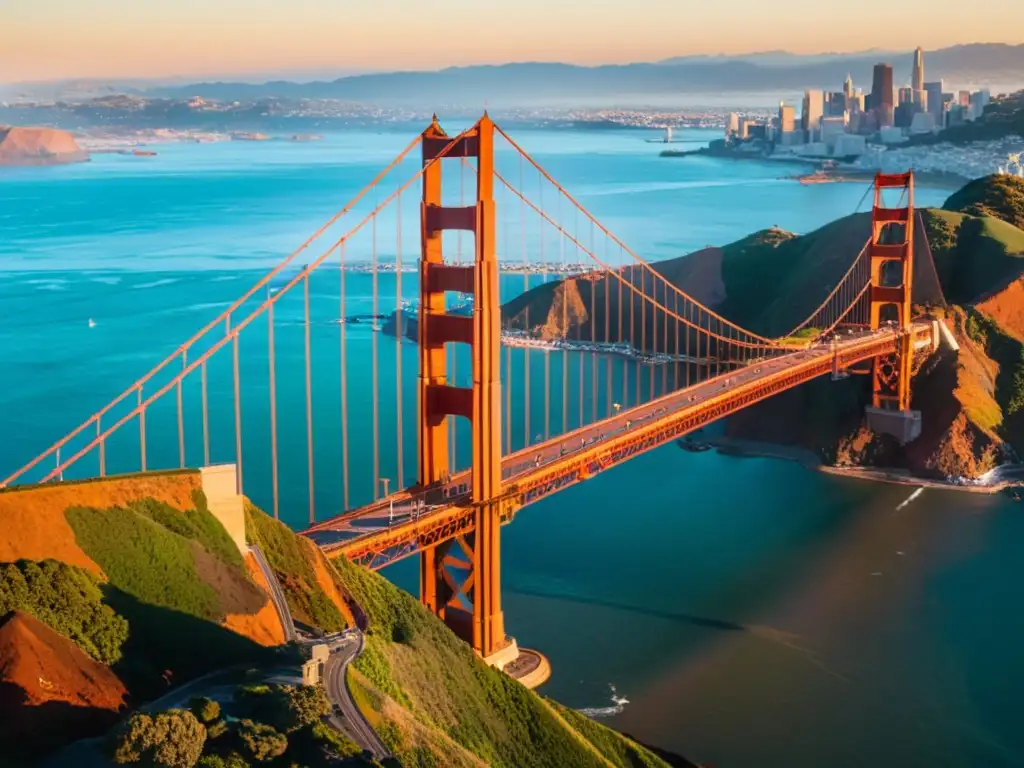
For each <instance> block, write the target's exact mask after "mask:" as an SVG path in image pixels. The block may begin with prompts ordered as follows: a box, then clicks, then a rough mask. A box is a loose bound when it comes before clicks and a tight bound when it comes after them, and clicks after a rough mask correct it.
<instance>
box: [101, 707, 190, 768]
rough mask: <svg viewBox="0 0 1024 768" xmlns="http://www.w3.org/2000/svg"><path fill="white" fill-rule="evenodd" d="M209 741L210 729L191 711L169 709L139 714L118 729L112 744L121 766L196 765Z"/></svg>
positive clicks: (170, 767)
mask: <svg viewBox="0 0 1024 768" xmlns="http://www.w3.org/2000/svg"><path fill="white" fill-rule="evenodd" d="M205 743H206V728H204V727H203V724H202V723H200V722H199V721H198V720H196V718H195V716H194V715H193V714H192V713H191V712H186V711H185V710H181V709H169V710H167V711H166V712H160V713H159V714H156V715H152V716H151V715H148V714H145V713H142V712H137V713H135V714H134V715H132V716H131V717H129V718H128V719H127V720H126V721H125V722H124V723H123V724H122V726H121V727H120V728H118V729H117V730H115V731H114V733H113V736H112V745H111V746H112V757H113V760H114V762H115V763H117V764H118V765H136V764H137V765H144V766H154V768H192V767H193V766H194V765H195V764H196V763H197V762H199V757H200V755H202V753H203V745H204V744H205Z"/></svg>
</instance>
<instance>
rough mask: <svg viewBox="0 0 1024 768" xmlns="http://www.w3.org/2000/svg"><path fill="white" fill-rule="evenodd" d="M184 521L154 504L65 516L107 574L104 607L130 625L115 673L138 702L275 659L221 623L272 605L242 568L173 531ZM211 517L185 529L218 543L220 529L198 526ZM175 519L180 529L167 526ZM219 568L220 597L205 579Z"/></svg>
mask: <svg viewBox="0 0 1024 768" xmlns="http://www.w3.org/2000/svg"><path fill="white" fill-rule="evenodd" d="M182 514H184V513H180V512H178V511H177V510H175V509H173V508H172V507H170V506H168V505H163V504H160V503H159V502H156V501H154V500H152V499H148V500H143V501H139V502H133V503H130V504H128V505H126V506H124V507H113V508H111V509H95V508H91V507H71V508H69V509H67V510H66V511H65V517H66V519H67V521H68V523H69V524H70V526H71V529H72V530H73V531H74V534H75V538H76V541H77V542H78V544H79V546H81V548H82V549H83V551H85V552H86V554H88V555H89V557H91V558H92V559H93V560H94V561H95V562H96V563H97V564H98V565H99V566H100V568H102V569H103V572H104V573H105V574H106V575H107V578H108V580H109V581H108V583H107V584H105V585H103V586H102V591H103V594H104V602H105V603H106V604H107V605H109V606H110V607H111V608H112V609H113V610H114V611H115V612H116V613H117V614H119V615H120V616H122V617H124V619H126V620H127V621H128V625H129V627H130V633H129V637H128V641H127V643H125V646H124V658H123V659H122V660H121V661H120V662H119V663H118V665H117V667H116V668H115V671H116V672H117V674H118V676H119V677H120V678H121V679H122V680H123V681H124V682H125V683H126V684H127V686H128V687H129V689H130V690H131V691H132V693H133V695H134V696H135V697H136V698H142V699H144V698H147V697H148V696H152V695H156V694H158V693H159V692H160V691H161V690H162V689H164V688H165V687H166V685H167V681H168V679H169V680H170V681H172V682H180V681H183V680H187V679H190V678H192V677H195V676H197V675H201V674H204V673H206V672H208V671H210V670H212V669H217V668H220V667H226V666H229V665H232V664H237V663H239V662H243V661H247V660H253V661H255V660H258V659H263V658H266V657H268V655H270V654H271V653H273V651H271V650H269V649H266V648H263V647H261V646H259V645H257V644H256V643H253V642H252V641H251V640H248V639H247V638H245V637H242V636H241V635H237V634H235V633H234V632H231V631H230V630H227V629H224V628H223V627H221V626H219V624H218V623H217V622H220V621H221V620H223V618H224V617H225V615H226V614H227V613H229V612H233V611H236V610H238V611H240V612H246V611H247V610H248V609H249V607H250V606H251V605H252V604H253V601H254V600H255V601H256V602H257V603H258V604H262V602H263V600H264V599H265V598H264V597H263V596H262V592H260V590H259V589H258V588H257V587H256V586H255V585H254V584H252V582H251V581H249V579H248V577H247V575H246V574H245V572H244V569H243V568H241V567H240V566H239V565H236V564H229V563H226V562H224V561H223V560H221V559H220V558H219V557H218V556H217V555H215V554H212V553H211V554H207V551H206V550H205V548H204V547H202V546H201V545H200V544H199V542H198V541H196V540H194V539H190V538H186V537H185V536H183V535H182V534H180V533H177V532H175V531H174V530H170V528H169V527H168V526H170V527H174V528H177V529H178V530H185V528H184V527H183V525H182V524H181V523H180V521H178V520H177V518H176V517H174V516H176V515H182ZM208 515H210V513H209V512H208V511H206V510H205V508H204V509H202V510H196V512H195V515H193V516H191V518H189V517H186V518H185V519H191V520H192V521H193V522H192V523H186V524H185V525H188V526H189V528H188V530H189V531H191V532H192V533H197V532H198V534H197V535H199V536H200V537H202V538H203V539H204V540H206V541H208V542H215V541H216V539H217V534H215V533H212V531H213V530H214V529H213V528H212V526H210V525H208V524H207V523H199V522H196V521H198V520H201V519H202V518H203V516H208ZM211 518H212V516H211ZM169 520H173V521H174V522H170V523H168V524H167V526H165V525H164V524H163V523H164V521H169ZM214 522H215V523H216V521H214ZM217 525H219V523H218V524H217ZM211 546H214V547H218V548H219V545H217V544H216V543H212V544H211ZM236 551H237V550H236ZM236 562H237V560H236ZM200 563H201V564H202V566H203V571H202V572H201V570H200V567H199V566H200ZM211 568H214V569H216V572H215V573H213V574H212V575H213V576H214V577H216V579H217V581H215V583H218V584H219V586H220V593H219V594H218V592H217V591H215V590H214V588H213V587H212V586H211V585H210V584H209V583H207V581H206V580H204V575H206V574H205V570H207V569H211ZM229 592H230V594H229ZM232 601H234V602H232Z"/></svg>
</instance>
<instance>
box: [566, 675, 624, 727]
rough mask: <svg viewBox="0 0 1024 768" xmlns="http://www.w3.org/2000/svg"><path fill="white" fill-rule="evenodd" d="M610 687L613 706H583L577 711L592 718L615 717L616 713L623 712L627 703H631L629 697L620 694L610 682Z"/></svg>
mask: <svg viewBox="0 0 1024 768" xmlns="http://www.w3.org/2000/svg"><path fill="white" fill-rule="evenodd" d="M608 687H609V688H610V689H611V691H612V696H611V700H612V706H610V707H583V708H582V709H578V710H576V711H577V712H579V713H580V714H581V715H586V716H587V717H589V718H591V719H592V720H599V719H601V718H603V717H614V716H615V715H618V714H621V713H622V711H623V710H624V709H625V708H626V705H627V704H629V699H627V698H626V697H625V696H619V695H618V692H617V691H616V690H615V686H614V685H612V684H611V683H609V684H608Z"/></svg>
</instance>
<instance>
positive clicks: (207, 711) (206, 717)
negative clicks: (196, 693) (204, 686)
mask: <svg viewBox="0 0 1024 768" xmlns="http://www.w3.org/2000/svg"><path fill="white" fill-rule="evenodd" d="M188 708H189V709H190V710H191V711H192V714H193V715H195V716H196V719H198V720H199V722H201V723H206V724H208V723H212V722H213V721H214V720H216V719H217V718H218V717H220V704H218V703H217V702H216V701H214V700H213V699H208V698H206V697H205V696H200V697H198V698H194V699H190V700H189V702H188Z"/></svg>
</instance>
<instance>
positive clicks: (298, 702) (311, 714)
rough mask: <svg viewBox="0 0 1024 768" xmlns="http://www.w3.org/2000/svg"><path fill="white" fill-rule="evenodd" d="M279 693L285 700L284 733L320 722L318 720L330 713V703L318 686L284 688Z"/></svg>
mask: <svg viewBox="0 0 1024 768" xmlns="http://www.w3.org/2000/svg"><path fill="white" fill-rule="evenodd" d="M281 692H282V694H283V695H284V696H285V698H286V700H285V703H284V712H283V714H284V717H283V722H282V725H283V726H284V729H285V730H286V731H295V730H298V729H299V728H302V727H303V726H306V725H312V724H313V723H317V722H320V718H321V717H323V716H324V715H326V714H328V713H329V712H330V711H331V703H330V702H329V701H328V700H327V694H326V693H324V689H323V688H320V687H319V686H315V685H300V686H299V687H297V688H290V687H285V688H283V689H282V691H281Z"/></svg>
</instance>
